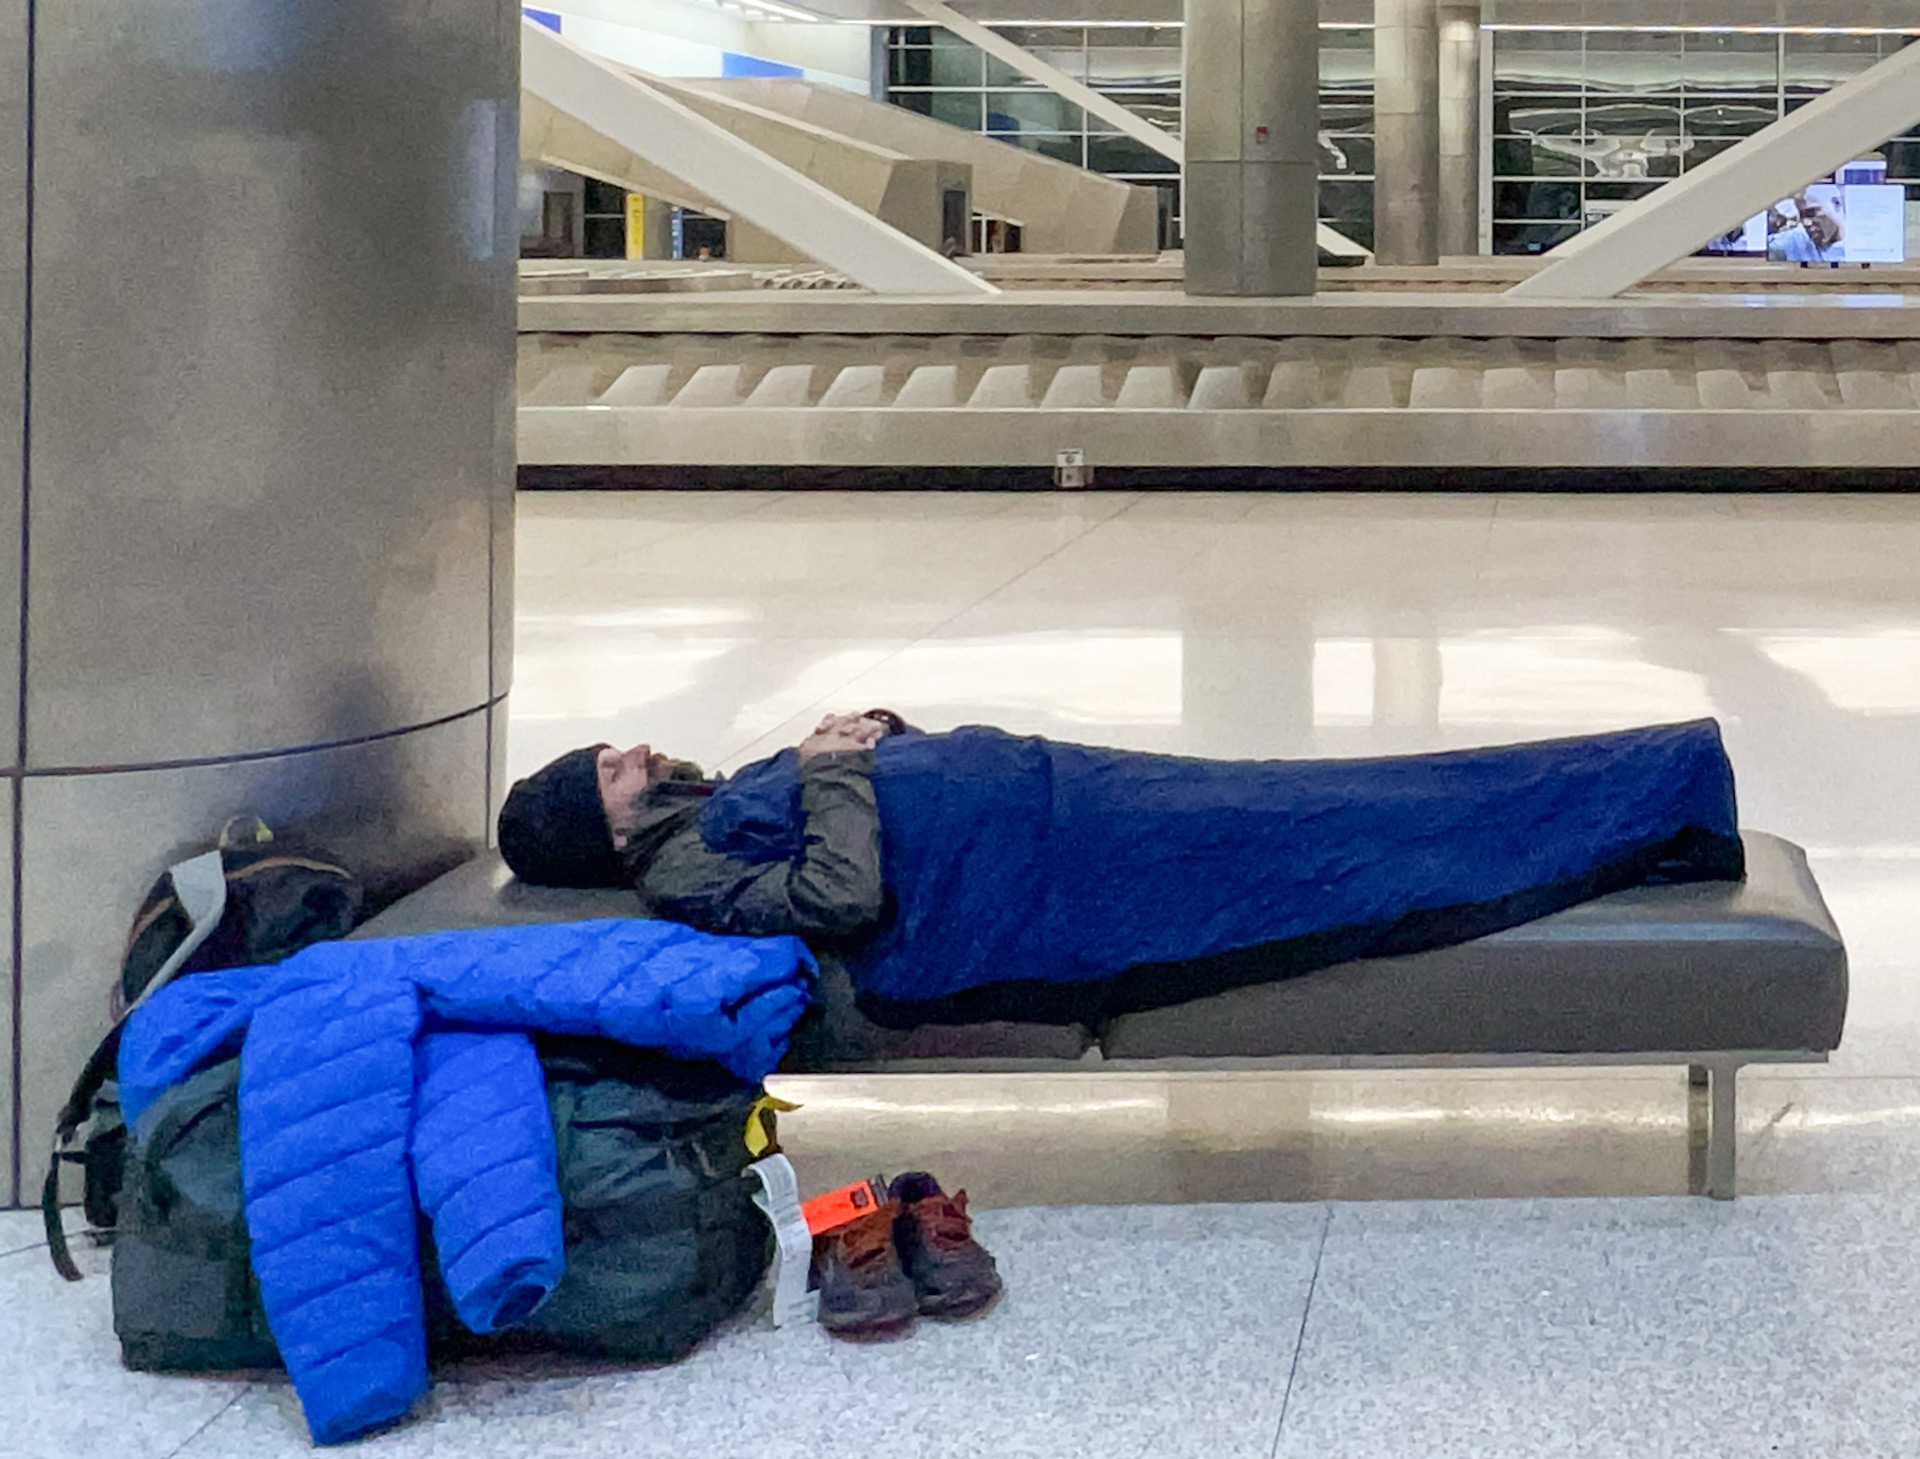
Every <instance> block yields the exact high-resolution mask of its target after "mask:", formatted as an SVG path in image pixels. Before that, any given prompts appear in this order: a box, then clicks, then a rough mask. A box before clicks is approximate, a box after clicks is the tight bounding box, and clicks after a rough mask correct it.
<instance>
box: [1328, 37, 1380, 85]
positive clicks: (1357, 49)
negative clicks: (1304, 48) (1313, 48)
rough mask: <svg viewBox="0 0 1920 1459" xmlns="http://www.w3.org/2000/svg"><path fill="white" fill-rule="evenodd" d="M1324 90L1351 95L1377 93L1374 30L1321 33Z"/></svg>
mask: <svg viewBox="0 0 1920 1459" xmlns="http://www.w3.org/2000/svg"><path fill="white" fill-rule="evenodd" d="M1320 89H1321V90H1322V91H1332V92H1337V93H1343V94H1348V95H1353V94H1358V95H1362V96H1371V95H1372V94H1373V32H1372V31H1370V30H1323V31H1321V32H1320Z"/></svg>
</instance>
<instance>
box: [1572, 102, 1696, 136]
mask: <svg viewBox="0 0 1920 1459" xmlns="http://www.w3.org/2000/svg"><path fill="white" fill-rule="evenodd" d="M1587 133H1588V135H1589V136H1600V137H1646V136H1661V137H1677V136H1679V135H1680V98H1679V97H1677V96H1676V97H1672V98H1662V97H1646V98H1640V97H1636V98H1634V99H1633V100H1631V101H1628V100H1622V99H1620V98H1616V97H1612V96H1590V97H1588V98H1587Z"/></svg>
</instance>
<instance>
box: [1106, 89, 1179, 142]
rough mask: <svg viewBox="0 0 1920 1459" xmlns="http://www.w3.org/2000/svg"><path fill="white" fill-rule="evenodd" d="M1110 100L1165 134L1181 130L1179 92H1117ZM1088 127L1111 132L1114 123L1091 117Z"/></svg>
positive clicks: (1110, 95) (1113, 93)
mask: <svg viewBox="0 0 1920 1459" xmlns="http://www.w3.org/2000/svg"><path fill="white" fill-rule="evenodd" d="M1109 99H1110V100H1113V101H1116V102H1118V103H1119V104H1120V105H1121V106H1124V107H1125V108H1126V109H1127V110H1128V111H1130V112H1132V113H1133V114H1134V115H1135V116H1137V117H1141V118H1144V119H1145V120H1147V121H1150V122H1152V123H1153V124H1154V125H1155V126H1156V127H1158V128H1160V130H1162V131H1163V132H1178V131H1179V130H1180V93H1179V92H1177V91H1115V92H1112V93H1109ZM1087 125H1088V126H1090V127H1097V128H1099V129H1100V130H1101V131H1111V130H1112V123H1111V122H1103V121H1101V120H1100V118H1098V117H1090V118H1088V120H1087Z"/></svg>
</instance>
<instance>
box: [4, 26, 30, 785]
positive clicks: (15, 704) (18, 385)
mask: <svg viewBox="0 0 1920 1459" xmlns="http://www.w3.org/2000/svg"><path fill="white" fill-rule="evenodd" d="M27 39H28V38H27V0H0V524H4V525H0V764H8V765H11V764H13V763H15V761H16V758H17V755H18V748H19V747H18V743H17V737H16V734H15V730H14V726H15V725H16V724H18V723H19V719H20V636H19V626H18V625H19V611H20V610H19V602H20V546H19V538H18V535H17V534H18V533H19V530H20V492H21V480H20V477H21V469H20V468H21V454H20V429H21V425H22V422H23V420H24V416H23V414H22V409H23V405H22V402H23V396H24V388H25V369H24V366H25V356H26V336H25V334H24V332H23V331H24V329H25V323H26V320H25V314H26V287H27V56H28V50H27Z"/></svg>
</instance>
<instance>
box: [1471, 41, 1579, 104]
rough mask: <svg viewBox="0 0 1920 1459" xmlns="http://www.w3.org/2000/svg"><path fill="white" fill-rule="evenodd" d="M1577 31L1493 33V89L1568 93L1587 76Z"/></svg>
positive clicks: (1497, 90)
mask: <svg viewBox="0 0 1920 1459" xmlns="http://www.w3.org/2000/svg"><path fill="white" fill-rule="evenodd" d="M1585 65H1586V63H1585V61H1584V59H1583V47H1582V45H1581V40H1580V32H1578V31H1567V30H1545V31H1539V30H1536V31H1524V30H1496V31H1494V32H1493V87H1494V90H1495V91H1496V92H1503V91H1547V92H1553V91H1567V90H1573V89H1577V88H1578V87H1580V86H1581V85H1582V84H1583V82H1584V79H1585V76H1586V69H1585Z"/></svg>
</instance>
